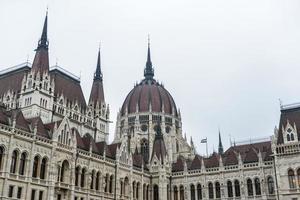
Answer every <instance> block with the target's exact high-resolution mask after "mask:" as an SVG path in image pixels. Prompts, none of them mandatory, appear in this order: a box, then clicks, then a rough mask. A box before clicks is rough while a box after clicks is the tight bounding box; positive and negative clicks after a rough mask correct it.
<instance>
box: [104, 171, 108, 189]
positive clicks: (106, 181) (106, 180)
mask: <svg viewBox="0 0 300 200" xmlns="http://www.w3.org/2000/svg"><path fill="white" fill-rule="evenodd" d="M108 178H109V175H108V174H106V176H105V187H104V192H107V191H108Z"/></svg>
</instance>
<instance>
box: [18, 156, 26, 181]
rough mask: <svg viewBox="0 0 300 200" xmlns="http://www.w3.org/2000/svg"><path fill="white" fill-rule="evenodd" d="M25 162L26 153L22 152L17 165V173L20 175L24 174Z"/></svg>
mask: <svg viewBox="0 0 300 200" xmlns="http://www.w3.org/2000/svg"><path fill="white" fill-rule="evenodd" d="M25 164H26V153H25V152H23V153H22V154H21V158H20V165H19V174H20V175H24V172H25Z"/></svg>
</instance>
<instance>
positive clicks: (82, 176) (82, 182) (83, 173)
mask: <svg viewBox="0 0 300 200" xmlns="http://www.w3.org/2000/svg"><path fill="white" fill-rule="evenodd" d="M85 173H86V169H85V168H83V169H82V171H81V177H80V178H81V180H80V181H81V182H80V186H81V187H85Z"/></svg>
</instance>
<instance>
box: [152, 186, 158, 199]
mask: <svg viewBox="0 0 300 200" xmlns="http://www.w3.org/2000/svg"><path fill="white" fill-rule="evenodd" d="M153 190H154V192H153V193H154V195H153V197H154V199H153V200H159V192H158V186H157V185H154V187H153Z"/></svg>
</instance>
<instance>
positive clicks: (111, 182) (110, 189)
mask: <svg viewBox="0 0 300 200" xmlns="http://www.w3.org/2000/svg"><path fill="white" fill-rule="evenodd" d="M113 180H114V176H113V175H110V178H109V193H113Z"/></svg>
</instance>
